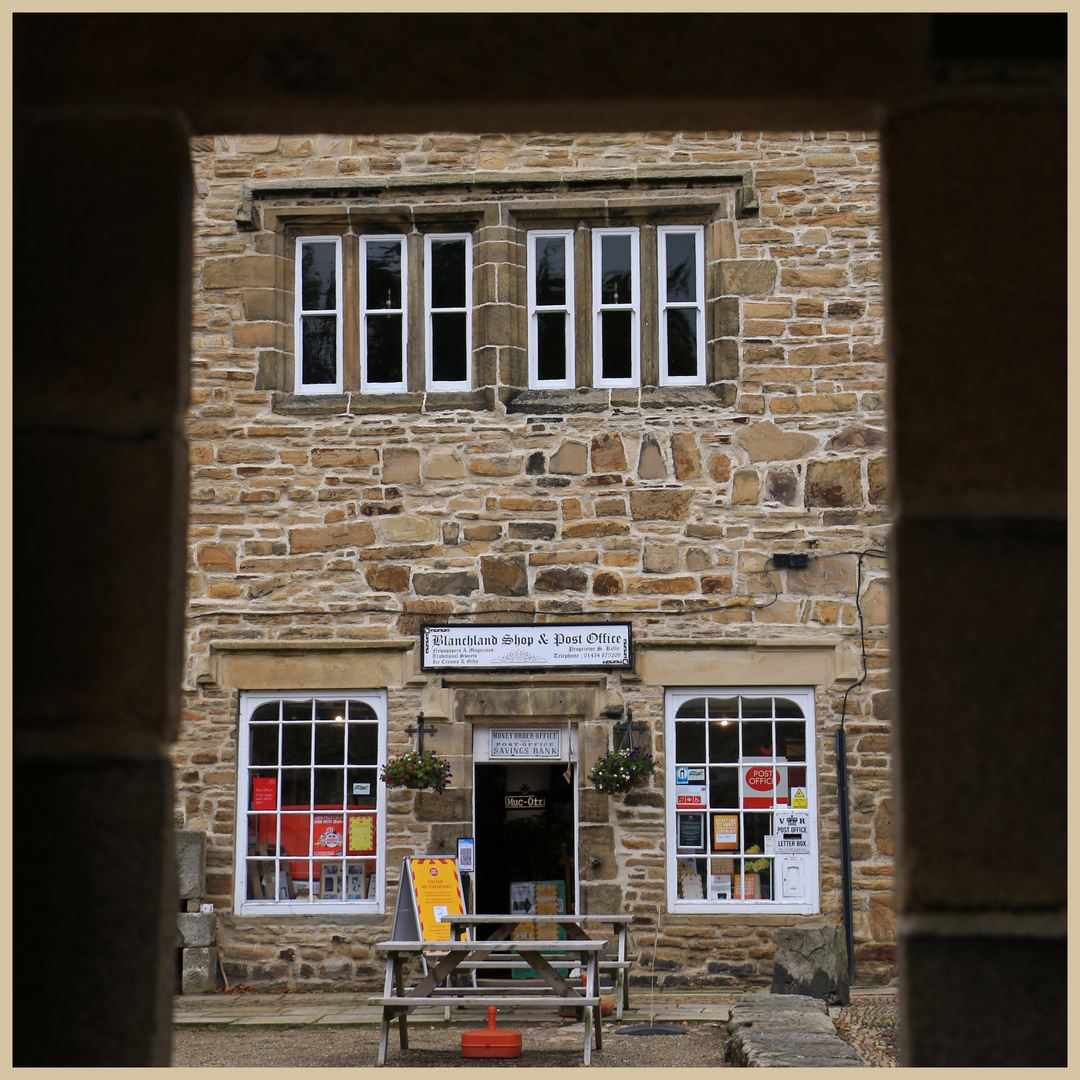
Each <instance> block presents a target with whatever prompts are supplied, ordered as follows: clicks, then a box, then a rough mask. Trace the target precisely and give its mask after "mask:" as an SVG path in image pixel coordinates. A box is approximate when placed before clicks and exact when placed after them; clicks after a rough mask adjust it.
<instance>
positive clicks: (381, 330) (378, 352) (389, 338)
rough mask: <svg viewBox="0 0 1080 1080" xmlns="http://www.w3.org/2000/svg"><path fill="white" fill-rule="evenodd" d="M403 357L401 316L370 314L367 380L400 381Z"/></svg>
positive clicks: (368, 319)
mask: <svg viewBox="0 0 1080 1080" xmlns="http://www.w3.org/2000/svg"><path fill="white" fill-rule="evenodd" d="M401 357H402V352H401V316H400V315H368V317H367V381H368V382H370V383H400V382H401V381H402V371H401V362H402V360H401Z"/></svg>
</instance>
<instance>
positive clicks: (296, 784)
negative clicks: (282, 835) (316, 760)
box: [281, 768, 311, 828]
mask: <svg viewBox="0 0 1080 1080" xmlns="http://www.w3.org/2000/svg"><path fill="white" fill-rule="evenodd" d="M281 805H282V806H291V807H294V808H295V807H298V806H299V807H309V806H311V769H310V768H304V769H282V770H281ZM282 827H283V828H284V826H282Z"/></svg>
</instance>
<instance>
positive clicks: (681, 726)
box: [675, 720, 705, 765]
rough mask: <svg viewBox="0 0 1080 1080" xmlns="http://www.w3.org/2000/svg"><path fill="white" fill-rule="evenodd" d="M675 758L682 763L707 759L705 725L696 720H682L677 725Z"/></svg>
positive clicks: (700, 761)
mask: <svg viewBox="0 0 1080 1080" xmlns="http://www.w3.org/2000/svg"><path fill="white" fill-rule="evenodd" d="M675 760H676V761H677V762H678V763H679V764H680V765H695V764H699V763H703V762H704V761H705V725H704V723H698V722H697V721H695V720H690V721H685V720H680V721H679V722H678V723H677V724H676V725H675Z"/></svg>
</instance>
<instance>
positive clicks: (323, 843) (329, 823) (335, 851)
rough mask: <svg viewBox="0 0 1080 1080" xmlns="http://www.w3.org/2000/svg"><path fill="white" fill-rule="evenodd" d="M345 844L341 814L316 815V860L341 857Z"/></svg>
mask: <svg viewBox="0 0 1080 1080" xmlns="http://www.w3.org/2000/svg"><path fill="white" fill-rule="evenodd" d="M344 844H345V837H344V836H343V830H342V821H341V815H340V814H316V815H315V851H314V855H315V858H316V859H318V858H320V857H322V858H325V857H327V856H335V855H337V856H340V855H341V852H342V849H343V847H344Z"/></svg>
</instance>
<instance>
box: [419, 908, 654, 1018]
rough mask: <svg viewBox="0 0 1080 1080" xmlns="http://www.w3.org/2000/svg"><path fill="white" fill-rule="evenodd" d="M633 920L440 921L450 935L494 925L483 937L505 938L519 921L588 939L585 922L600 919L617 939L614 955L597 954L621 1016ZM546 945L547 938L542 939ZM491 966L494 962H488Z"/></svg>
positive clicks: (521, 917)
mask: <svg viewBox="0 0 1080 1080" xmlns="http://www.w3.org/2000/svg"><path fill="white" fill-rule="evenodd" d="M632 920H633V916H631V915H627V914H625V913H624V914H622V915H602V914H598V915H592V914H587V915H565V914H564V915H444V916H443V917H442V918H441V919H440V920H439V921H440V922H442V923H449V924H450V936H451V937H457V936H458V935H459V934H460V933H461V932H462V931H466V932H468V933H469V934H470V936H475V931H476V928H477V927H480V926H483V927H494V932H492V933H490V934H489V936H488V937H487V939H486V940H488V941H501V940H504V939H505V938H508V937H509V935H510V933H511V931H512V930H513V928H514V927H515V926H517V925H518V924H519V923H529V922H532V923H539V924H541V925H544V924H546V925H551V924H555V925H556V926H559V927H562V929H563V930H564V931H566V937H567V939H568V940H571V941H582V940H588V939H589V934H588V933H587V932H586V930H585V927H584V924H585V923H601V924H603V925H606V926H611V927H612V928H613V929H614V931H615V937H616V939H617V946H616V958H615V959H614V960H608V959H606V958H604V957H601V958H600V970H601V971H610V972H612V973H613V975H614V977H615V1018H616V1019H617V1020H621V1019H622V1014H623V1009H624V1008H629V1007H630V978H629V975H630V965H631V961H630V958H629V957H628V956H627V953H626V928H627V927H628V926H629V925H630V923H631V921H632ZM543 944H544V945H545V946H546V945H548V944H549V942H547V941H544V942H543ZM490 966H494V964H492V965H490Z"/></svg>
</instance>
